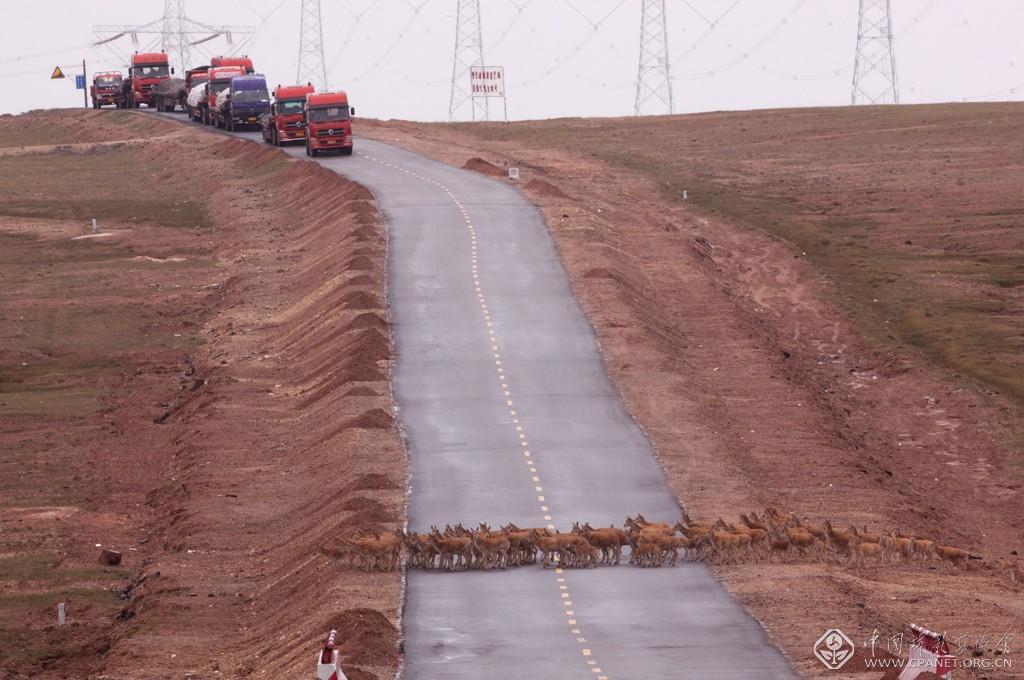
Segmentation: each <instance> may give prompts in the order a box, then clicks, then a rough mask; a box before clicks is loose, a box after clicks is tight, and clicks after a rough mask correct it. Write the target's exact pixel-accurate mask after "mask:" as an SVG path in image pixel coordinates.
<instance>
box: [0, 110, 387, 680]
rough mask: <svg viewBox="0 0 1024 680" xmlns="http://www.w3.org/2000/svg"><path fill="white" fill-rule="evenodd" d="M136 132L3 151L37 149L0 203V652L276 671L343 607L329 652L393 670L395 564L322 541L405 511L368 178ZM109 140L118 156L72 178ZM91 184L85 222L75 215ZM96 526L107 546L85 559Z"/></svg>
mask: <svg viewBox="0 0 1024 680" xmlns="http://www.w3.org/2000/svg"><path fill="white" fill-rule="evenodd" d="M110 114H111V115H119V114H120V112H110ZM132 116H133V117H138V118H142V119H147V116H146V114H139V113H134V114H132ZM31 117H32V116H26V117H25V118H31ZM51 117H52V116H51V115H49V114H48V116H47V122H53V121H51V120H50V118H51ZM56 118H57V122H55V124H56V125H59V126H61V127H73V126H74V124H75V122H76V121H77V124H78V125H80V126H81V127H87V126H91V125H92V124H93V121H94V120H96V119H97V116H96V115H95V114H91V113H78V112H76V113H64V114H62V116H57V117H56ZM14 120H15V121H17V122H18V124H19V125H20V124H21V123H23V122H24V121H23V120H22V119H14ZM145 123H146V124H147V125H149V124H150V121H149V120H148V119H147V120H145ZM9 124H11V122H10V121H9V120H4V121H0V138H2V137H3V135H4V134H5V126H6V125H9ZM115 125H117V124H115ZM100 129H102V130H104V133H103V134H106V131H107V125H105V124H100ZM157 133H158V134H157V135H156V139H155V141H153V142H152V143H151V144H147V145H145V146H144V147H140V146H135V145H127V146H124V147H120V148H112V147H111V146H110V145H106V144H103V142H106V141H110V140H111V139H113V140H116V139H117V138H116V137H111V138H107V139H104V138H103V134H101V133H100V132H99V131H96V130H93V131H92V133H91V134H92V136H94V137H95V138H96V140H97V142H99V144H98V145H97V146H96V147H94V148H92V149H90V150H82V149H75V150H73V151H70V152H63V153H53V152H51V151H50V150H49V149H40V151H42V153H41V154H40V155H38V156H20V157H18V158H17V159H14V158H12V159H9V160H10V161H11V162H18V163H19V164H21V167H23V168H25V169H27V170H26V171H30V172H36V165H35V164H34V163H35V159H37V158H38V159H40V160H39V164H38V168H39V170H38V176H33V177H32V178H28V177H26V178H24V179H25V180H28V179H31V180H32V181H31V186H30V187H28V188H24V187H23V188H22V189H21V190H20V193H19V191H18V190H17V187H15V186H13V184H14V183H13V182H12V187H6V186H5V187H4V188H5V189H14V192H13V193H6V194H5V195H4V198H3V199H0V228H2V230H0V237H2V238H3V239H4V240H5V243H6V242H9V243H10V244H15V245H17V246H18V247H19V248H21V250H18V251H12V250H11V249H2V248H0V250H3V252H4V253H10V257H4V258H0V268H2V272H3V274H4V276H5V278H4V281H5V290H10V291H13V292H14V294H13V295H11V296H6V295H5V296H4V301H3V303H2V305H3V308H2V310H0V312H2V314H3V318H5V319H13V320H15V321H16V322H17V323H16V324H15V325H14V326H13V327H11V329H10V331H9V332H10V333H12V338H13V339H14V340H15V342H11V343H8V342H6V338H5V342H3V343H0V346H3V347H5V350H4V354H3V355H2V356H0V358H2V361H3V364H2V366H3V378H4V380H3V383H4V390H3V391H2V392H0V413H2V414H3V420H4V428H3V431H2V432H0V438H2V439H0V444H2V445H3V447H4V449H5V450H8V451H12V450H13V451H18V452H19V454H18V455H17V456H13V457H8V458H7V459H5V460H4V462H3V466H4V468H3V473H4V474H3V475H2V476H3V479H4V480H12V479H18V480H19V481H18V482H17V483H16V484H15V483H13V482H11V483H8V482H4V483H3V484H2V485H0V492H2V496H0V513H2V515H0V517H2V520H3V523H2V524H0V540H2V543H0V583H2V585H3V586H4V594H3V595H0V608H4V609H5V610H6V611H7V612H8V613H11V614H13V615H16V616H17V619H16V620H11V618H9V617H7V616H5V617H3V618H4V620H3V621H2V622H0V641H3V643H4V649H5V654H4V655H3V656H2V657H0V668H4V670H5V671H7V672H8V673H9V675H10V677H94V676H99V675H105V676H106V677H117V678H152V677H248V676H250V675H252V676H265V677H300V676H302V675H305V674H308V673H309V672H310V665H311V659H312V657H313V654H314V653H315V651H316V650H317V648H318V645H319V644H320V643H321V641H322V638H323V637H324V636H326V633H327V631H328V630H329V629H330V628H331V627H332V626H337V625H339V622H342V623H343V624H344V630H343V631H339V632H340V633H341V636H340V637H339V639H340V640H341V642H342V647H341V649H342V657H343V660H344V663H345V664H346V670H350V671H351V673H352V675H353V676H355V677H362V678H374V677H379V678H385V677H391V676H392V675H393V674H394V671H395V669H396V668H397V666H398V663H399V655H398V646H397V638H398V632H397V630H398V629H397V625H398V622H397V612H398V607H399V599H400V591H401V583H400V578H399V576H398V574H397V573H384V574H382V573H373V574H368V573H363V572H357V571H354V570H352V569H351V568H349V567H348V566H346V565H344V564H343V563H342V561H341V559H339V557H346V556H347V551H346V550H345V548H346V544H345V543H344V539H345V538H346V537H352V536H357V535H362V534H365V533H367V532H370V531H373V530H380V531H383V530H393V529H395V528H396V527H397V526H399V525H400V522H401V521H402V517H403V513H404V509H403V498H404V486H405V483H404V480H405V472H404V469H405V459H404V452H403V448H402V443H401V440H400V437H399V434H398V432H397V429H396V427H395V425H394V420H393V418H392V416H391V413H392V405H391V396H390V389H389V384H388V376H389V362H390V327H389V321H388V313H387V309H386V307H385V306H384V303H383V301H384V300H385V299H386V290H385V285H386V284H385V281H386V274H385V250H386V241H385V236H384V231H383V228H382V224H381V221H380V218H379V216H378V214H377V211H376V205H375V203H374V201H373V198H372V196H371V195H370V194H369V192H367V191H366V190H365V189H363V188H362V187H360V186H358V185H355V184H353V183H351V182H347V181H345V180H343V179H341V178H340V177H338V176H337V175H336V174H334V173H331V172H329V171H326V170H323V169H322V168H320V166H318V165H315V164H312V163H308V162H292V161H289V160H288V159H287V158H286V157H285V156H284V154H282V153H280V152H277V151H274V150H268V149H263V148H261V147H259V146H257V145H255V144H252V143H249V142H243V141H239V140H225V139H224V138H221V137H218V136H215V135H210V134H207V133H205V132H200V131H191V130H186V132H185V133H184V134H181V133H180V128H178V126H176V125H175V124H173V123H163V124H161V125H160V127H159V130H157ZM166 135H177V136H175V137H173V138H165V136H166ZM112 161H116V163H114V164H113V166H114V167H116V168H118V169H117V170H114V169H108V170H106V172H109V173H115V172H116V173H122V174H124V175H125V176H121V175H120V174H118V175H117V176H114V175H113V174H111V175H110V176H100V177H98V178H97V177H96V176H92V177H88V176H83V173H86V172H100V173H102V172H104V170H103V168H108V167H110V166H111V162H112ZM3 162H4V159H0V163H3ZM97 180H98V181H97ZM4 181H5V182H6V181H7V180H4ZM76 182H80V183H82V187H81V188H80V189H81V191H88V190H89V188H88V187H93V186H95V187H97V188H96V189H95V190H94V191H95V192H96V194H98V195H94V196H92V197H89V200H92V199H94V198H95V199H98V202H97V203H96V204H95V206H94V205H93V204H90V203H89V202H88V201H85V203H86V205H85V206H84V207H83V206H82V205H78V204H77V203H75V202H74V201H73V200H72V201H70V204H69V205H56V204H54V205H53V207H52V208H50V210H51V212H52V215H45V214H43V208H42V207H40V206H41V205H43V204H44V203H45V201H43V200H42V199H41V198H40V199H39V200H37V195H50V192H51V191H52V194H53V195H56V194H59V195H62V196H64V195H68V194H69V193H70V195H72V196H75V195H76V192H77V190H78V188H77V187H76V185H75V183H76ZM69 187H71V188H75V191H70V192H69ZM104 187H113V190H111V189H109V188H104ZM126 187H134V188H136V189H137V191H136V192H135V193H132V192H130V191H126V190H125V188H126ZM151 188H153V189H155V190H152V191H151V190H150V189H151ZM158 199H159V201H160V202H159V205H157V203H156V201H158ZM83 200H85V199H83ZM187 201H193V202H195V203H197V204H196V205H193V204H191V203H189V204H187V205H188V208H187V209H186V208H183V206H185V205H186V202H187ZM51 203H53V201H52V199H51ZM100 204H102V205H104V206H106V210H107V212H106V213H104V214H105V215H106V217H104V218H103V219H101V220H100V229H99V230H98V232H99V233H97V234H92V233H91V228H89V227H88V226H85V225H88V221H85V220H81V219H79V217H78V216H79V213H84V212H87V211H91V210H92V209H93V208H94V207H98V206H99V205H100ZM122 211H123V212H124V214H123V215H121V216H120V217H118V216H117V215H118V213H119V212H122ZM83 236H84V237H85V238H81V237H83ZM75 237H78V238H76V240H71V239H72V238H75ZM353 262H355V263H356V264H357V265H358V266H357V267H355V268H354V267H353V266H351V265H352V263H353ZM8 284H10V285H8ZM12 286H13V287H12ZM353 300H356V301H357V303H356V304H351V302H352V301H353ZM3 325H4V327H5V328H7V327H8V324H3ZM5 335H6V333H5ZM65 336H70V337H67V339H65ZM8 347H11V349H10V350H8V349H7V348H8ZM96 544H102V545H103V546H104V547H110V548H112V549H115V550H117V551H119V552H120V553H121V554H122V556H123V561H122V563H121V565H120V566H119V567H116V568H113V567H106V568H101V567H99V565H96V553H97V552H98V548H97V547H96ZM328 546H334V547H335V548H337V547H338V546H340V547H341V550H340V552H339V553H336V554H338V555H339V557H332V556H331V555H330V554H328V552H329V551H328V550H327V549H326V548H327V547H328ZM58 600H68V601H69V611H70V614H69V622H70V625H69V626H67V627H62V628H59V629H58V627H57V626H55V625H54V623H55V612H56V602H57V601H58ZM41 640H43V641H46V642H47V643H49V644H50V645H51V646H47V644H42V643H41V642H40V641H41ZM11 643H14V646H13V648H12V647H11ZM54 643H57V644H54ZM8 649H13V653H7V650H8Z"/></svg>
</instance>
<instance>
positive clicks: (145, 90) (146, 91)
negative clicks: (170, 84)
mask: <svg viewBox="0 0 1024 680" xmlns="http://www.w3.org/2000/svg"><path fill="white" fill-rule="evenodd" d="M172 73H174V69H172V68H171V67H170V65H169V64H168V62H167V54H166V53H164V52H141V53H140V52H136V53H135V54H133V55H132V65H131V68H130V69H129V70H128V78H126V79H125V81H124V84H123V86H122V92H123V95H124V99H125V106H126V107H127V108H129V109H137V108H138V107H139V106H141V105H142V104H145V105H146V106H152V103H153V94H152V93H153V88H154V87H156V86H157V85H159V84H160V81H162V80H166V79H167V78H170V77H171V74H172Z"/></svg>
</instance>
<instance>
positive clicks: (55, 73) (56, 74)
mask: <svg viewBox="0 0 1024 680" xmlns="http://www.w3.org/2000/svg"><path fill="white" fill-rule="evenodd" d="M63 77H64V71H61V70H60V66H54V67H53V75H51V76H50V80H54V79H56V78H63Z"/></svg>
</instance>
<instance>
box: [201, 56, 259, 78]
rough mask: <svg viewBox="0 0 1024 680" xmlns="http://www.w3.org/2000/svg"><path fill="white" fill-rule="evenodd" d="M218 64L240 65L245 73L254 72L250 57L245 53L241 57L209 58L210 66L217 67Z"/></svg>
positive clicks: (250, 73)
mask: <svg viewBox="0 0 1024 680" xmlns="http://www.w3.org/2000/svg"><path fill="white" fill-rule="evenodd" d="M220 66H241V67H242V69H243V70H244V71H245V75H252V74H253V73H256V69H254V68H253V67H252V59H250V58H249V57H247V56H245V55H242V56H241V57H224V56H220V57H213V58H212V59H210V68H218V67H220Z"/></svg>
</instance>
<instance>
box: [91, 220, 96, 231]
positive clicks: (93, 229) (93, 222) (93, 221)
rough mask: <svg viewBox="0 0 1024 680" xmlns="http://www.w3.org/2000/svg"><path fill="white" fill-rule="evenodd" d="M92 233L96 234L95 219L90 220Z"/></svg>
mask: <svg viewBox="0 0 1024 680" xmlns="http://www.w3.org/2000/svg"><path fill="white" fill-rule="evenodd" d="M92 233H94V234H95V233H96V218H95V217H94V218H92Z"/></svg>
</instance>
